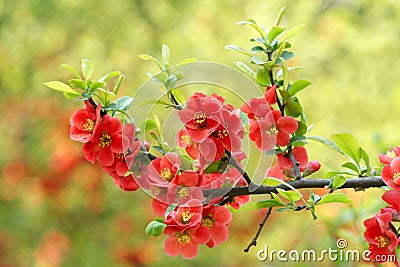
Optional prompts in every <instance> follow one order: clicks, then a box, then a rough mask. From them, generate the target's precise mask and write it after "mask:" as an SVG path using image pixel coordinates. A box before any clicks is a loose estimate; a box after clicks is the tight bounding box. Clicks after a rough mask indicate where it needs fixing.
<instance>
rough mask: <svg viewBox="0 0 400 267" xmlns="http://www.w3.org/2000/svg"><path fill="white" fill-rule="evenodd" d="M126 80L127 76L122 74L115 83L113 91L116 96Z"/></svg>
mask: <svg viewBox="0 0 400 267" xmlns="http://www.w3.org/2000/svg"><path fill="white" fill-rule="evenodd" d="M124 78H125V76H124V75H123V74H121V75H120V76H119V77H118V81H117V82H116V83H115V86H114V89H113V92H114V94H118V91H119V88H120V87H121V84H122V81H123V80H124Z"/></svg>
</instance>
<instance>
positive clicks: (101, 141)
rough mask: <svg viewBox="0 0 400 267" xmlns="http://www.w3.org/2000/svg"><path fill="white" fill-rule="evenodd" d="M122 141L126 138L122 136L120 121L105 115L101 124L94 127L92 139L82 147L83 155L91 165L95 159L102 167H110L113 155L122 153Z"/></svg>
mask: <svg viewBox="0 0 400 267" xmlns="http://www.w3.org/2000/svg"><path fill="white" fill-rule="evenodd" d="M123 139H126V137H124V138H123V136H122V124H121V121H120V120H119V119H118V118H114V117H110V116H109V115H105V116H104V117H103V120H102V122H101V123H98V124H97V125H96V128H95V131H94V134H93V138H92V139H91V140H90V142H88V143H85V144H84V145H83V148H82V150H83V155H84V156H85V158H86V159H87V160H88V161H90V162H91V163H94V161H95V160H96V158H97V160H98V161H99V163H100V164H101V165H102V166H110V165H111V164H113V163H114V159H115V156H114V155H115V154H119V153H122V152H123V145H122V144H123ZM127 142H128V140H125V141H124V143H127Z"/></svg>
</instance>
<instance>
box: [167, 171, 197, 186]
mask: <svg viewBox="0 0 400 267" xmlns="http://www.w3.org/2000/svg"><path fill="white" fill-rule="evenodd" d="M202 180H203V179H202V176H201V174H200V173H199V171H192V170H184V171H183V172H182V173H180V174H177V175H176V177H175V179H174V180H173V183H174V184H176V185H180V186H189V187H195V186H200V185H201V183H202Z"/></svg>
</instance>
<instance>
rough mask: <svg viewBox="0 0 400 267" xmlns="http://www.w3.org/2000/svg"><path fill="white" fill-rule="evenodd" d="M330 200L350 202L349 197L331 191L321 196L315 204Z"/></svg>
mask: <svg viewBox="0 0 400 267" xmlns="http://www.w3.org/2000/svg"><path fill="white" fill-rule="evenodd" d="M331 202H341V203H350V202H351V200H350V198H349V197H348V196H347V195H346V194H343V193H331V194H326V195H324V196H322V197H321V200H320V201H319V202H318V203H317V205H321V204H325V203H331Z"/></svg>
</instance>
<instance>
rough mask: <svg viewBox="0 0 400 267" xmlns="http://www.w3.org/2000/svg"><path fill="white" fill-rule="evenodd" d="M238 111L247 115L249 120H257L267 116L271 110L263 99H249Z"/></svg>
mask: <svg viewBox="0 0 400 267" xmlns="http://www.w3.org/2000/svg"><path fill="white" fill-rule="evenodd" d="M240 110H241V111H243V112H244V113H246V114H247V117H248V118H249V119H250V120H259V119H263V118H265V117H266V116H267V114H268V113H269V112H271V110H273V109H272V108H271V107H270V105H269V103H268V102H267V100H266V99H265V98H250V100H249V102H248V103H244V104H243V105H242V106H241V107H240Z"/></svg>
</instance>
